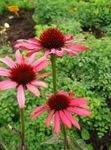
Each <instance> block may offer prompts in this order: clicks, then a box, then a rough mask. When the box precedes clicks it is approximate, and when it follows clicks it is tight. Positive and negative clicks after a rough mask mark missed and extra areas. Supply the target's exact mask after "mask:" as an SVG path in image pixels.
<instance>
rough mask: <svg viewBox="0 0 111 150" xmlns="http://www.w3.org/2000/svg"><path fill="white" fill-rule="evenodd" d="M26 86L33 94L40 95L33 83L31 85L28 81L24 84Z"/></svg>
mask: <svg viewBox="0 0 111 150" xmlns="http://www.w3.org/2000/svg"><path fill="white" fill-rule="evenodd" d="M26 87H27V88H28V90H29V91H30V92H31V93H33V94H34V95H36V96H37V97H39V96H40V92H39V90H38V89H37V88H36V87H35V86H33V85H31V84H30V83H28V84H27V85H26Z"/></svg>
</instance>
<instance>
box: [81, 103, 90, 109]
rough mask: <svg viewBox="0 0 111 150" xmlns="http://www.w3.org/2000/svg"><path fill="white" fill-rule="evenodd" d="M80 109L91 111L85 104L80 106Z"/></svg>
mask: <svg viewBox="0 0 111 150" xmlns="http://www.w3.org/2000/svg"><path fill="white" fill-rule="evenodd" d="M79 107H81V108H84V109H87V110H90V108H89V107H88V106H87V105H84V104H80V105H79Z"/></svg>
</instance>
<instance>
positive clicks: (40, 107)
mask: <svg viewBox="0 0 111 150" xmlns="http://www.w3.org/2000/svg"><path fill="white" fill-rule="evenodd" d="M43 108H48V107H47V104H43V105H41V106H39V107H37V108H36V109H34V110H33V111H32V112H31V116H33V115H34V114H36V113H38V112H39V111H40V110H42V109H43Z"/></svg>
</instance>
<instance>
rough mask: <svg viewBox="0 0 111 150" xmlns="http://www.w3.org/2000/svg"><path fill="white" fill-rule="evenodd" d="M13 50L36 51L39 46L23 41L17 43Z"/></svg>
mask: <svg viewBox="0 0 111 150" xmlns="http://www.w3.org/2000/svg"><path fill="white" fill-rule="evenodd" d="M14 47H15V48H18V49H26V50H37V49H40V46H38V45H35V44H33V43H31V42H28V40H24V41H23V42H19V43H17V44H15V46H14Z"/></svg>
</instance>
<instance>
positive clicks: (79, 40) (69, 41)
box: [66, 38, 85, 43]
mask: <svg viewBox="0 0 111 150" xmlns="http://www.w3.org/2000/svg"><path fill="white" fill-rule="evenodd" d="M84 40H85V38H80V39H76V40H73V39H71V40H67V41H66V43H75V42H81V41H84Z"/></svg>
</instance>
